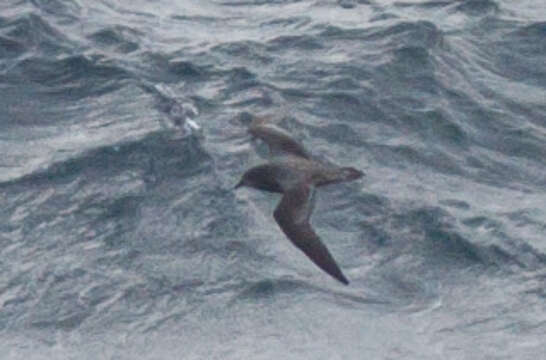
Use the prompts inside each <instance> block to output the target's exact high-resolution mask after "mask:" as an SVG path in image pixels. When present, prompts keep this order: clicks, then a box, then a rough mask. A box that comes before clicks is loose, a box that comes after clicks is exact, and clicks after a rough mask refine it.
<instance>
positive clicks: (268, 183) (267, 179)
mask: <svg viewBox="0 0 546 360" xmlns="http://www.w3.org/2000/svg"><path fill="white" fill-rule="evenodd" d="M244 186H246V187H251V188H254V189H259V190H264V191H270V192H277V193H282V189H281V187H280V185H279V184H278V183H277V181H276V179H275V176H273V174H272V172H271V169H270V168H269V167H268V166H267V165H262V166H256V167H254V168H252V169H250V170H248V171H247V172H245V173H244V174H243V176H242V178H241V180H239V182H238V183H237V185H235V189H238V188H240V187H244Z"/></svg>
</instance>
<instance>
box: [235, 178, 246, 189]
mask: <svg viewBox="0 0 546 360" xmlns="http://www.w3.org/2000/svg"><path fill="white" fill-rule="evenodd" d="M243 185H244V184H243V179H241V181H239V182H238V183H237V185H235V187H233V190H237V189H238V188H240V187H241V186H243Z"/></svg>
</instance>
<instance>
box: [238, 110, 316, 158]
mask: <svg viewBox="0 0 546 360" xmlns="http://www.w3.org/2000/svg"><path fill="white" fill-rule="evenodd" d="M248 132H249V133H250V134H252V135H253V136H255V137H257V138H259V139H261V140H262V141H264V142H265V143H266V144H267V145H268V146H269V151H270V152H271V153H272V154H273V155H279V154H291V155H295V156H299V157H302V158H304V159H310V156H309V154H308V153H307V151H305V148H304V147H303V146H302V145H301V144H300V143H298V142H297V141H296V140H294V139H293V138H292V137H291V136H290V134H289V133H288V132H287V131H286V130H283V129H281V128H279V127H277V126H275V125H274V124H272V123H270V122H268V121H267V120H266V119H264V118H259V117H256V118H254V119H253V120H252V123H251V124H250V127H249V128H248Z"/></svg>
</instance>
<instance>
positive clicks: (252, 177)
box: [235, 118, 364, 285]
mask: <svg viewBox="0 0 546 360" xmlns="http://www.w3.org/2000/svg"><path fill="white" fill-rule="evenodd" d="M248 132H249V133H250V134H251V135H253V136H255V137H257V138H259V139H261V140H262V141H264V142H265V143H266V144H267V145H268V147H269V150H270V153H271V155H272V156H273V157H272V159H271V161H270V162H268V163H265V164H262V165H258V166H256V167H253V168H251V169H249V170H247V171H246V172H245V173H244V175H243V176H242V178H241V180H240V181H239V183H238V184H237V185H236V186H235V188H236V189H237V188H239V187H241V186H247V187H251V188H255V189H258V190H264V191H269V192H274V193H282V194H283V196H282V198H281V201H280V202H279V204H278V205H277V208H276V209H275V211H274V212H273V217H274V218H275V221H276V222H277V224H278V225H279V226H280V228H281V230H282V231H283V232H284V234H285V235H286V236H287V237H288V239H290V241H291V242H292V243H293V244H294V245H295V246H296V247H297V248H298V249H300V250H301V251H303V252H304V253H305V255H307V256H308V257H309V259H311V261H313V262H314V263H315V264H316V265H318V267H320V268H321V269H322V270H324V271H325V272H327V273H328V274H329V275H330V276H332V277H334V278H335V279H336V280H338V281H340V282H342V283H343V284H345V285H347V284H349V281H348V280H347V278H346V277H345V275H343V273H342V272H341V269H340V268H339V266H338V265H337V263H336V261H335V260H334V258H333V257H332V255H331V254H330V252H329V251H328V248H326V246H325V245H324V244H323V243H322V241H321V240H320V238H319V236H318V235H317V234H316V233H315V231H314V230H313V228H312V227H311V224H310V223H309V218H310V216H311V213H312V211H313V207H314V201H313V194H314V191H315V188H316V187H320V186H324V185H329V184H335V183H340V182H345V181H351V180H355V179H359V178H361V177H362V176H363V175H364V174H363V173H362V172H361V171H359V170H357V169H355V168H352V167H339V166H336V165H332V164H325V163H323V162H319V161H317V160H315V159H313V158H312V157H311V156H310V155H309V153H308V152H307V151H306V150H305V148H304V147H303V146H302V145H301V144H299V143H298V142H297V141H296V140H294V139H293V138H292V137H291V136H290V134H289V133H288V132H287V131H285V130H283V129H281V128H279V127H277V126H275V125H274V124H272V123H270V122H267V121H266V120H264V119H261V118H254V119H253V121H252V123H251V124H250V127H249V129H248Z"/></svg>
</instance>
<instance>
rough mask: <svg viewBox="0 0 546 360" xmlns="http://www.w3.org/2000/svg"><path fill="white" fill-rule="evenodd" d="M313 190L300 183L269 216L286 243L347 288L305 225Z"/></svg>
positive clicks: (308, 225) (325, 249)
mask: <svg viewBox="0 0 546 360" xmlns="http://www.w3.org/2000/svg"><path fill="white" fill-rule="evenodd" d="M313 191H314V187H313V186H312V185H311V184H307V183H301V184H299V185H298V186H296V187H294V188H292V189H290V190H288V191H286V192H285V193H284V195H283V197H282V199H281V202H280V203H279V205H278V206H277V208H276V209H275V212H274V213H273V215H274V217H275V221H277V224H279V226H280V227H281V229H282V231H283V232H284V233H285V235H286V236H287V237H288V238H289V239H290V241H292V243H293V244H294V245H296V246H297V247H298V248H299V249H300V250H301V251H303V252H304V253H305V255H307V256H308V257H309V259H311V260H312V261H313V262H314V263H315V264H316V265H318V267H320V268H321V269H322V270H324V271H326V272H327V273H328V274H330V275H331V276H332V277H334V278H335V279H337V280H339V281H340V282H342V283H343V284H345V285H347V284H348V283H349V281H348V280H347V278H346V277H345V276H344V275H343V273H342V272H341V269H340V268H339V266H338V265H337V264H336V261H335V260H334V258H333V257H332V255H331V254H330V252H329V251H328V249H327V248H326V246H325V245H324V244H323V243H322V241H320V238H319V237H318V235H317V234H316V233H315V231H314V230H313V228H312V227H311V225H310V224H309V217H310V216H311V212H312V210H313V204H312V201H311V200H312V199H311V197H312V194H313Z"/></svg>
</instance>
